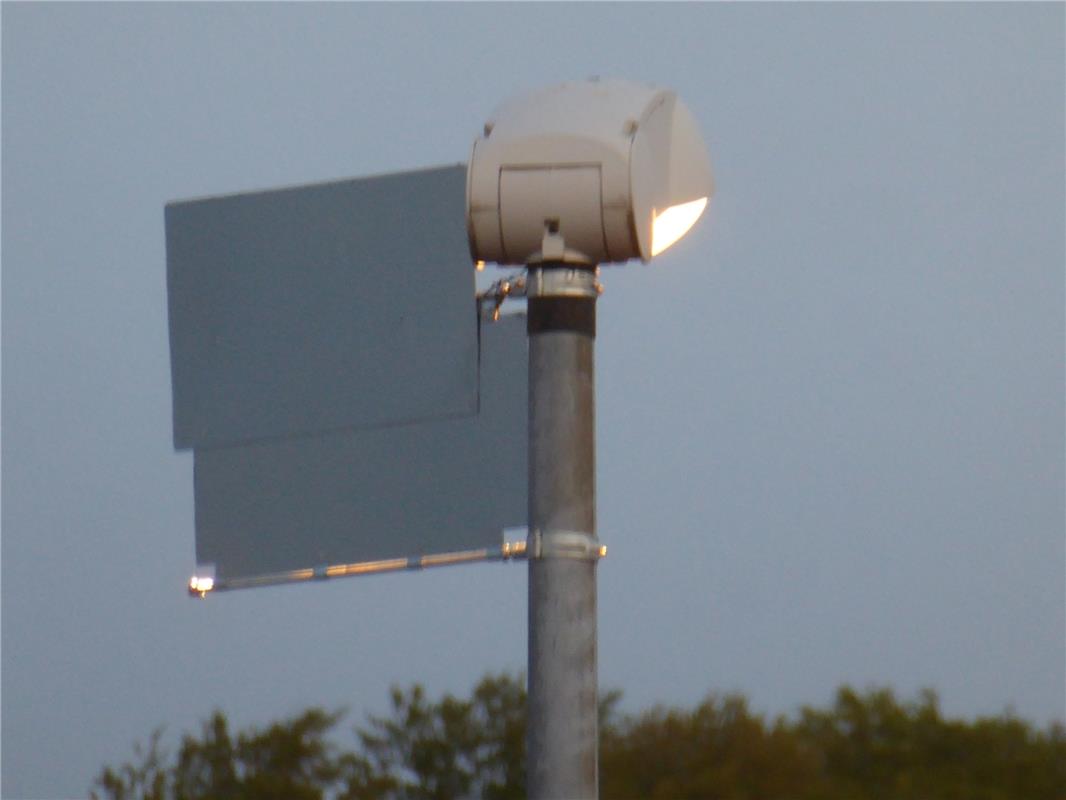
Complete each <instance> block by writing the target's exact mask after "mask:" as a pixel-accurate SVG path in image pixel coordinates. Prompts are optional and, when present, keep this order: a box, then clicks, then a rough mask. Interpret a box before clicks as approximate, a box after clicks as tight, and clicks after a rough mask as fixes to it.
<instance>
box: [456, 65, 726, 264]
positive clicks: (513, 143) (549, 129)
mask: <svg viewBox="0 0 1066 800" xmlns="http://www.w3.org/2000/svg"><path fill="white" fill-rule="evenodd" d="M713 193H714V180H713V177H712V174H711V167H710V162H709V160H708V157H707V150H706V147H705V146H704V144H703V141H702V139H701V137H700V134H699V130H698V128H697V125H696V121H695V119H694V118H693V116H692V114H691V112H690V111H689V110H688V108H686V107H685V105H684V104H683V103H682V102H681V100H680V99H678V97H677V95H676V94H675V93H674V92H673V91H670V90H663V89H655V88H652V87H649V86H644V85H641V84H636V83H630V82H627V81H617V80H609V81H608V80H603V81H601V80H595V79H594V80H589V81H580V82H571V83H563V84H560V85H557V86H553V87H549V88H546V89H540V90H537V91H534V92H530V93H527V94H523V95H519V96H517V97H515V98H513V99H512V100H510V101H508V102H505V103H504V104H503V105H502V106H500V108H499V109H497V111H496V112H495V113H494V114H493V115H492V117H491V118H490V119H489V121H488V122H486V123H485V126H484V130H483V134H482V135H481V136H479V137H478V138H477V139H476V140H475V142H474V148H473V153H472V155H471V157H470V164H469V166H468V168H467V228H468V233H469V236H470V250H471V253H472V255H473V258H474V259H475V261H477V262H479V263H480V262H495V263H496V264H501V265H502V264H522V265H526V264H537V263H542V262H566V263H575V264H605V263H611V262H624V261H629V260H630V259H635V258H639V259H640V260H642V261H644V262H645V263H647V262H648V261H650V260H651V259H652V258H653V257H654V256H657V255H659V254H660V253H661V252H663V251H664V250H666V248H668V247H670V246H671V245H672V244H674V243H675V242H676V241H677V240H678V239H680V238H681V237H682V236H684V235H685V233H687V232H688V230H689V229H690V228H691V227H692V226H693V225H694V224H695V223H696V220H698V219H699V217H700V215H701V214H702V213H703V211H704V209H705V208H706V206H707V202H708V200H709V199H710V197H711V195H712V194H713Z"/></svg>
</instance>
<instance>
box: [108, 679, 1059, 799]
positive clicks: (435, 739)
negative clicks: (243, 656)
mask: <svg viewBox="0 0 1066 800" xmlns="http://www.w3.org/2000/svg"><path fill="white" fill-rule="evenodd" d="M619 699H620V694H619V693H618V692H611V693H608V694H606V695H604V696H603V697H602V698H601V701H600V796H601V797H602V798H604V800H614V799H617V800H636V799H637V798H648V799H649V800H683V799H684V798H707V799H708V800H709V799H711V798H714V799H715V800H1066V729H1064V727H1063V725H1062V724H1060V723H1055V724H1052V725H1049V726H1048V727H1047V728H1046V729H1039V728H1037V727H1036V726H1034V725H1033V724H1031V723H1029V722H1027V721H1025V720H1022V719H1019V718H1017V717H1015V716H1013V715H1010V714H1004V715H1001V716H998V717H986V718H978V719H976V720H971V721H967V720H961V719H949V718H946V717H945V716H944V715H943V714H942V713H941V711H940V708H939V704H938V700H937V696H936V694H935V693H934V692H933V691H931V690H926V691H923V692H921V693H920V694H919V695H918V697H917V698H916V699H913V700H901V699H899V698H897V697H896V695H895V693H894V692H893V691H892V690H891V689H888V688H879V689H870V690H867V691H863V692H860V691H856V690H855V689H853V688H851V687H849V686H843V687H841V688H840V689H839V690H838V691H837V693H836V696H835V699H834V701H833V702H832V703H831V704H830V705H829V706H828V707H826V708H815V707H804V708H802V709H801V710H800V711H799V712H798V714H796V715H793V716H779V717H777V718H775V719H773V720H766V719H765V718H764V717H763V716H762V715H759V714H757V713H754V712H753V711H752V710H751V709H750V708H749V705H748V703H747V701H746V700H745V698H744V697H743V696H741V695H737V694H727V695H713V694H712V695H708V696H707V697H706V698H705V699H704V700H703V701H702V702H700V703H699V704H698V705H696V707H695V708H664V707H656V708H652V709H649V710H646V711H643V712H641V713H637V714H627V715H621V714H619V713H618V712H617V706H618V701H619ZM342 718H343V712H340V711H326V710H323V709H321V708H311V709H308V710H306V711H304V712H303V713H301V714H299V715H297V716H294V717H291V718H289V719H285V720H281V721H278V722H274V723H272V724H270V725H268V726H265V727H257V728H249V729H248V730H241V731H231V729H230V725H229V723H228V721H227V719H226V717H225V715H224V714H222V712H220V711H215V712H214V713H213V714H212V715H211V716H210V718H209V719H207V720H206V721H204V722H203V723H202V726H201V729H200V732H199V734H185V735H184V736H183V737H182V738H181V741H180V744H179V745H178V747H177V749H176V750H175V751H173V752H168V751H167V750H166V749H165V748H164V747H163V744H162V731H161V729H160V730H156V731H155V732H154V733H153V734H152V735H151V736H150V738H149V740H148V742H147V743H146V744H143V745H137V746H135V748H134V754H133V758H132V759H131V760H130V761H128V762H127V763H125V764H122V765H121V766H107V767H105V768H103V769H102V770H101V772H100V773H99V775H98V776H97V778H96V781H95V783H94V787H93V789H92V791H91V793H90V796H91V797H92V798H93V800H105V799H106V800H275V799H276V800H463V799H465V798H483V800H520V798H524V797H525V719H526V692H525V683H524V680H522V678H521V677H520V676H514V675H508V674H502V675H489V676H486V677H484V678H483V679H482V680H481V681H480V682H479V683H478V684H477V686H475V687H474V689H473V691H472V692H471V694H470V696H469V697H465V698H460V697H455V696H452V695H450V694H445V695H443V696H442V697H441V698H440V699H438V700H432V699H430V698H429V697H427V695H426V692H425V691H424V689H423V688H422V687H421V686H417V685H415V686H412V687H410V688H407V689H400V688H394V689H393V690H392V692H391V696H390V708H389V712H388V713H387V714H385V715H381V716H379V715H368V716H367V718H366V721H365V723H364V724H362V725H358V726H356V727H355V728H354V731H353V732H354V746H353V747H350V748H345V747H343V746H342V745H341V744H339V743H338V741H337V738H336V736H335V735H334V734H335V731H336V728H337V726H338V725H339V723H340V722H341V720H342Z"/></svg>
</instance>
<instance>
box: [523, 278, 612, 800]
mask: <svg viewBox="0 0 1066 800" xmlns="http://www.w3.org/2000/svg"><path fill="white" fill-rule="evenodd" d="M597 295H598V284H597V283H596V277H595V269H594V268H593V267H591V266H584V267H579V266H575V265H573V264H561V263H558V264H556V263H544V264H537V265H531V266H530V271H529V278H528V281H527V296H528V298H529V308H528V331H529V540H528V542H527V546H526V552H527V558H528V559H529V706H528V708H529V713H528V728H527V732H526V743H527V754H528V760H527V777H526V780H527V787H526V788H527V795H528V797H529V800H585V799H589V800H594V798H596V797H598V794H599V787H598V774H597V773H598V734H597V712H598V704H597V689H596V562H597V559H598V558H599V556H600V546H599V542H598V540H597V539H596V485H595V478H596V475H595V442H594V438H595V437H594V433H595V431H594V425H595V417H594V380H593V344H594V341H595V333H596V332H595V312H596V297H597Z"/></svg>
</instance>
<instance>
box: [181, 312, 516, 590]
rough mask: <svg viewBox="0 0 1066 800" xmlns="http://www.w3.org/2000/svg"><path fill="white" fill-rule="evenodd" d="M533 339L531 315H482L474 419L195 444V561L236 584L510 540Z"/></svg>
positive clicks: (474, 321) (490, 544)
mask: <svg viewBox="0 0 1066 800" xmlns="http://www.w3.org/2000/svg"><path fill="white" fill-rule="evenodd" d="M463 307H464V308H465V309H467V315H468V316H469V318H470V321H472V322H473V323H474V324H475V325H476V320H477V317H476V314H475V313H474V311H473V310H472V309H471V308H470V305H469V304H463ZM440 333H441V334H442V335H443V334H444V333H446V332H445V331H443V330H442V331H440ZM526 348H527V340H526V329H525V316H524V315H516V316H506V317H503V318H501V319H500V321H499V322H496V323H488V322H483V323H481V332H480V366H479V380H478V383H477V385H478V411H477V413H476V414H475V415H473V416H469V417H465V418H456V419H444V420H435V421H431V422H420V423H416V424H410V425H400V426H393V427H388V428H379V429H372V430H349V431H341V432H334V433H330V434H327V435H321V436H306V437H300V438H290V439H285V440H281V441H273V442H261V443H254V444H246V445H240V446H235V447H227V448H210V449H205V450H201V449H197V450H196V452H195V490H196V558H197V562H198V563H200V564H213V565H214V566H215V575H216V576H217V577H218V578H219V579H220V580H226V579H232V578H242V577H250V576H258V575H264V574H270V573H277V572H284V571H289V570H296V569H305V568H316V567H319V566H324V565H330V564H344V563H357V562H364V561H374V560H379V559H387V558H396V557H401V556H403V557H410V556H418V555H425V554H432V553H443V552H454V551H459V550H469V549H475V548H482V547H492V546H499V545H500V542H501V538H502V532H503V529H504V528H505V527H515V526H521V525H525V524H526V519H527V508H526V505H527V503H526V498H527V481H526V475H527V452H528V441H527V439H528V437H527V429H528V422H527V409H528V394H527V392H528V389H527V387H528V375H527V350H526Z"/></svg>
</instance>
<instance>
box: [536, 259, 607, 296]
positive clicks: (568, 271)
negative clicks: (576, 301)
mask: <svg viewBox="0 0 1066 800" xmlns="http://www.w3.org/2000/svg"><path fill="white" fill-rule="evenodd" d="M598 276H599V270H598V269H597V268H596V267H593V266H588V265H584V264H582V265H578V264H566V263H551V262H549V263H541V264H530V265H529V275H528V277H527V278H526V296H527V297H588V298H591V299H593V300H595V299H596V298H597V297H599V296H600V295H601V294H602V293H603V286H602V284H600V282H599V280H597V278H598Z"/></svg>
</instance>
